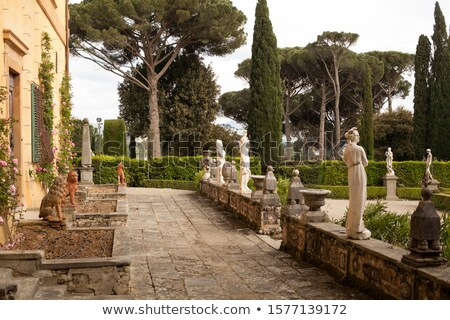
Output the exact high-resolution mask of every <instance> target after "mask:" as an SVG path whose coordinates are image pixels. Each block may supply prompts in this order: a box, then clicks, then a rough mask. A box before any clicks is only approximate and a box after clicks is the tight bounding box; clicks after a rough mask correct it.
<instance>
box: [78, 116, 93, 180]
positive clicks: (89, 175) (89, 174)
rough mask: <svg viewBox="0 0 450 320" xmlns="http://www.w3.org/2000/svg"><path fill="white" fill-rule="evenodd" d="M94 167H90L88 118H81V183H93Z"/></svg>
mask: <svg viewBox="0 0 450 320" xmlns="http://www.w3.org/2000/svg"><path fill="white" fill-rule="evenodd" d="M93 172H94V168H93V167H92V150H91V134H90V130H89V120H88V119H87V118H85V119H83V142H82V151H81V168H80V173H81V181H80V184H81V185H83V184H84V185H86V184H94V174H93Z"/></svg>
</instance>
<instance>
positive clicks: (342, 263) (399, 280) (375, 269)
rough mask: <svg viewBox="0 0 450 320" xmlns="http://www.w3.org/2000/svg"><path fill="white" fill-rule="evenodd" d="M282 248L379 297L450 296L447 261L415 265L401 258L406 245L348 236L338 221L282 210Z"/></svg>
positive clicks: (449, 274)
mask: <svg viewBox="0 0 450 320" xmlns="http://www.w3.org/2000/svg"><path fill="white" fill-rule="evenodd" d="M282 220H283V222H282V225H283V241H282V250H284V251H287V252H290V253H291V254H292V255H294V256H296V257H297V258H299V260H304V261H308V262H310V263H312V264H314V265H317V266H321V267H322V268H324V269H326V270H327V271H328V272H330V273H331V274H334V275H335V276H337V277H339V278H340V279H343V280H344V281H345V282H347V283H349V284H351V285H354V286H357V287H358V288H360V289H361V290H363V291H365V292H367V293H368V294H369V295H372V296H375V297H377V298H380V297H382V298H395V299H449V298H450V267H449V265H447V266H445V265H444V266H440V267H425V268H415V267H413V266H410V265H408V264H405V263H403V262H402V261H401V260H402V257H403V256H404V255H408V254H409V253H410V251H409V250H406V249H403V248H399V247H396V246H394V245H391V244H388V243H386V242H383V241H380V240H377V239H369V240H353V239H348V238H347V236H346V234H345V228H344V227H341V226H339V225H337V224H333V223H328V222H323V223H308V222H305V221H303V220H301V219H300V217H299V216H297V215H283V216H282Z"/></svg>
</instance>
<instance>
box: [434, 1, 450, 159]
mask: <svg viewBox="0 0 450 320" xmlns="http://www.w3.org/2000/svg"><path fill="white" fill-rule="evenodd" d="M434 19H435V25H434V33H433V36H432V37H431V38H432V40H433V48H434V56H433V60H432V62H431V77H430V120H429V124H430V138H431V139H430V140H431V141H430V142H431V143H430V144H431V149H432V151H433V155H434V156H435V157H436V158H438V159H439V160H448V159H450V125H449V122H448V119H450V62H449V60H450V54H449V49H448V36H447V27H446V24H445V18H444V15H443V14H442V11H441V9H440V7H439V3H438V2H436V6H435V10H434Z"/></svg>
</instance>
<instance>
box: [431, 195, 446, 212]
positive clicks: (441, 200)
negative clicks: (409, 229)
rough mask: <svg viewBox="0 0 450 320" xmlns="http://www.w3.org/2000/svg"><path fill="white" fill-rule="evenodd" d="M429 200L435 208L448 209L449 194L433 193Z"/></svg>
mask: <svg viewBox="0 0 450 320" xmlns="http://www.w3.org/2000/svg"><path fill="white" fill-rule="evenodd" d="M431 200H432V201H433V202H434V206H435V207H436V208H437V209H441V210H448V211H450V194H443V193H438V194H433V196H432V198H431Z"/></svg>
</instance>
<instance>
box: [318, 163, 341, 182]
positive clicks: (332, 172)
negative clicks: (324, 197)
mask: <svg viewBox="0 0 450 320" xmlns="http://www.w3.org/2000/svg"><path fill="white" fill-rule="evenodd" d="M347 177H348V168H347V166H346V165H345V163H344V162H343V161H336V160H334V161H323V162H322V163H321V164H320V166H319V181H320V182H321V184H323V185H327V186H329V185H331V186H345V185H347V184H348V179H347Z"/></svg>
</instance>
